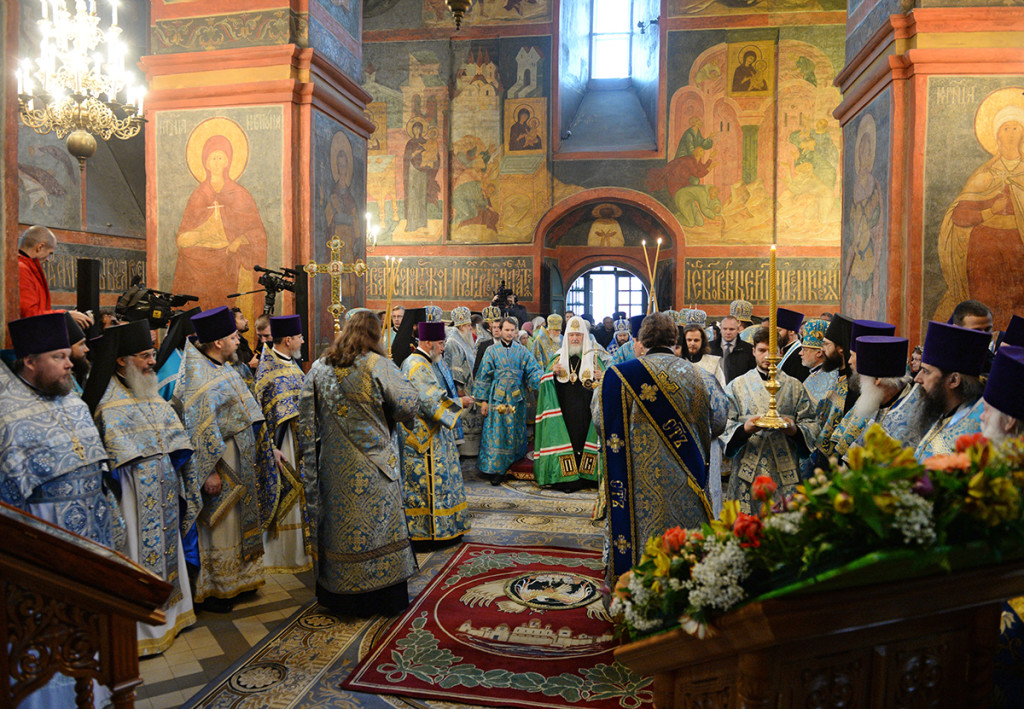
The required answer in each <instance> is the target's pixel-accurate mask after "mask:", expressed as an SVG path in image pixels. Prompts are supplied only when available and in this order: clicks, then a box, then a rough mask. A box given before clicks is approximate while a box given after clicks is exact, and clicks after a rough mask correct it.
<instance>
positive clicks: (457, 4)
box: [444, 0, 473, 30]
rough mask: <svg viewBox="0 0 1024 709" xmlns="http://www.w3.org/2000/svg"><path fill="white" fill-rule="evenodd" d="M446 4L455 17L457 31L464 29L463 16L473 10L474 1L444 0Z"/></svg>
mask: <svg viewBox="0 0 1024 709" xmlns="http://www.w3.org/2000/svg"><path fill="white" fill-rule="evenodd" d="M444 4H445V5H447V6H448V9H449V10H451V13H452V15H453V16H454V17H455V29H456V30H459V29H461V28H462V16H463V15H465V14H466V13H467V12H469V11H470V10H471V9H473V0H444Z"/></svg>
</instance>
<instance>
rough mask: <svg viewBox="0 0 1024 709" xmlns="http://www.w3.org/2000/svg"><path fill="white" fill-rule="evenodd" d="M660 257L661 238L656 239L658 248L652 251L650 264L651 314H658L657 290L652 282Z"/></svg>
mask: <svg viewBox="0 0 1024 709" xmlns="http://www.w3.org/2000/svg"><path fill="white" fill-rule="evenodd" d="M660 255H661V237H660V236H659V237H658V246H657V248H655V249H654V263H652V264H651V308H652V310H651V312H652V313H656V312H658V290H657V288H656V286H655V283H654V280H655V278H656V277H657V275H658V256H660Z"/></svg>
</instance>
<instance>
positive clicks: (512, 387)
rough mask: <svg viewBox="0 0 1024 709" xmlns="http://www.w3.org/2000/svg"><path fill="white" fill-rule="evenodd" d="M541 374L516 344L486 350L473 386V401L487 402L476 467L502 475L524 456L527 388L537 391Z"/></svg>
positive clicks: (532, 361) (489, 473)
mask: <svg viewBox="0 0 1024 709" xmlns="http://www.w3.org/2000/svg"><path fill="white" fill-rule="evenodd" d="M542 374H543V372H542V370H541V368H540V366H539V365H538V364H537V360H536V358H535V357H534V356H533V355H532V354H530V353H529V352H527V351H526V348H525V347H523V346H522V345H521V344H519V343H518V342H513V343H512V344H511V345H510V346H508V347H505V346H504V344H503V343H501V342H498V343H495V344H494V345H491V346H490V347H488V348H487V349H486V350H485V352H484V358H483V361H481V362H480V371H478V372H477V374H476V381H475V382H474V383H473V398H474V399H476V400H477V401H481V402H487V405H488V411H487V416H486V417H484V430H483V435H482V436H481V439H480V457H479V458H478V459H477V467H478V468H479V469H480V472H482V473H484V474H485V475H504V473H505V471H506V470H508V468H509V466H510V465H512V464H513V463H515V462H516V461H517V460H519V459H520V458H522V457H523V456H525V455H526V448H527V440H526V392H525V391H524V390H525V389H526V387H529V388H531V389H534V390H536V389H537V387H538V386H539V385H540V377H541V375H542Z"/></svg>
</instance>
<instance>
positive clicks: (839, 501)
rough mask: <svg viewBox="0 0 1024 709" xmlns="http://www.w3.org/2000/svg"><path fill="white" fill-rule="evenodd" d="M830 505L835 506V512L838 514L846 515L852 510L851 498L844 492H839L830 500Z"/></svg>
mask: <svg viewBox="0 0 1024 709" xmlns="http://www.w3.org/2000/svg"><path fill="white" fill-rule="evenodd" d="M832 506H833V507H835V508H836V512H838V513H839V514H841V515H848V514H850V513H851V512H853V498H852V497H850V496H849V495H847V494H846V493H845V492H841V493H839V494H838V495H836V497H835V499H834V500H832Z"/></svg>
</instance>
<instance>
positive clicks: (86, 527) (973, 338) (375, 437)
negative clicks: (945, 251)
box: [0, 232, 1024, 655]
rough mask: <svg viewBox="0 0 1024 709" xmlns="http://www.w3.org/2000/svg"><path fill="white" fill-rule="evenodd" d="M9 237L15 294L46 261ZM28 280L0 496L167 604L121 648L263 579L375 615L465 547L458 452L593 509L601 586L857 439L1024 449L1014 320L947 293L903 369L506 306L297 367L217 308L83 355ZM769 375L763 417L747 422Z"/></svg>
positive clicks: (811, 339)
mask: <svg viewBox="0 0 1024 709" xmlns="http://www.w3.org/2000/svg"><path fill="white" fill-rule="evenodd" d="M26 234H28V232H26ZM29 236H30V238H28V239H26V238H25V237H23V239H22V243H21V244H20V245H19V246H20V247H21V253H20V254H19V258H20V259H21V260H22V261H23V266H22V273H23V274H24V273H26V272H30V273H31V274H32V277H33V278H36V279H38V276H39V275H40V274H41V269H39V273H36V271H35V270H33V269H38V263H36V264H33V263H32V261H37V262H38V260H39V259H40V254H41V253H42V252H40V251H39V248H38V245H39V244H40V243H42V244H43V245H44V247H45V246H46V245H47V244H49V241H48V240H47V239H46V237H45V235H42V236H39V235H36V236H32V235H29ZM51 237H52V235H51ZM36 238H38V239H40V240H41V241H33V239H36ZM42 251H45V248H43V249H42ZM51 253H52V248H51ZM33 254H35V255H33ZM43 258H45V256H43ZM42 285H43V286H44V287H42V288H40V287H36V286H33V287H32V288H31V289H30V293H31V298H30V299H29V301H30V302H29V301H26V299H25V298H23V299H22V311H21V313H20V315H21V317H19V318H18V319H15V320H13V321H11V322H10V323H9V324H8V328H9V343H10V346H11V347H12V349H13V362H11V363H10V367H7V366H0V440H2V441H3V445H2V447H0V501H3V502H5V503H7V504H10V505H13V506H15V507H18V508H20V509H22V510H25V511H27V512H30V513H32V514H34V515H36V516H37V517H40V518H42V519H44V520H46V521H48V522H51V523H53V524H55V525H57V526H60V527H63V528H65V529H67V530H70V531H72V532H75V533H77V534H79V535H81V536H83V537H85V538H87V539H90V540H92V541H94V542H96V543H98V544H102V545H104V546H108V547H112V548H115V549H117V550H118V551H121V552H122V553H124V554H125V555H126V556H128V557H129V558H131V559H132V560H134V561H135V562H136V563H138V564H140V565H142V566H143V567H144V568H146V569H148V570H149V571H151V572H153V573H154V574H156V575H158V576H160V577H161V578H163V579H165V580H167V581H168V582H170V583H171V584H172V586H173V591H172V593H171V596H170V598H169V599H168V601H167V603H166V605H165V607H164V608H163V610H164V613H165V617H166V620H165V622H164V624H163V625H161V626H157V627H153V626H148V625H141V624H140V626H139V629H138V634H139V649H140V654H143V655H148V654H154V653H159V652H163V651H164V650H166V649H167V648H168V647H169V646H170V644H171V643H172V642H173V639H174V637H175V635H176V634H177V633H178V632H180V631H181V630H182V629H183V628H185V627H187V626H189V625H190V624H192V623H194V622H195V618H196V616H195V608H196V607H199V608H202V609H204V610H209V611H214V612H226V611H229V610H230V609H231V607H232V604H233V603H234V602H235V601H236V600H237V599H238V598H239V597H240V596H242V595H243V594H246V593H248V592H251V591H254V590H255V589H257V588H259V587H260V586H261V585H263V583H264V578H265V575H266V574H267V573H268V572H270V573H298V572H301V571H304V570H308V569H311V568H312V569H313V570H314V577H315V580H316V593H317V597H318V599H319V600H320V602H322V603H324V604H325V605H327V606H329V607H332V608H334V609H336V610H338V611H339V612H342V613H351V614H357V615H367V614H373V613H379V612H384V613H388V614H395V613H398V612H400V611H401V610H402V609H403V608H405V607H406V606H407V605H408V603H409V597H408V588H407V581H408V579H409V578H410V577H411V576H412V575H413V574H414V573H415V572H416V571H417V562H416V557H415V555H414V550H416V549H425V548H431V547H436V546H441V545H447V544H452V543H458V541H459V540H460V539H461V538H462V537H463V536H464V535H465V534H466V533H467V532H468V531H469V530H470V515H469V511H468V508H467V500H466V492H465V485H464V480H463V470H471V469H472V467H471V466H468V465H464V464H463V459H466V458H475V459H476V468H477V469H478V470H479V473H480V474H481V475H482V476H484V477H485V478H487V479H488V480H489V481H490V482H491V483H492V484H494V485H500V484H501V483H502V482H503V481H504V480H505V479H506V476H507V475H509V473H510V471H513V472H514V473H515V474H517V475H519V476H520V477H530V476H531V475H532V479H533V480H534V481H535V483H536V484H537V485H540V486H544V487H551V488H554V489H558V490H562V491H564V492H566V493H570V494H571V493H573V492H574V491H577V490H579V489H580V488H582V487H588V486H589V487H596V488H598V491H599V493H598V496H597V498H598V501H597V503H596V505H595V507H594V510H593V516H594V518H595V519H601V518H603V519H605V520H606V529H607V534H606V538H605V542H606V544H605V555H606V561H607V563H608V578H609V580H613V579H614V578H615V577H616V576H617V575H619V574H621V573H623V572H624V571H626V570H627V569H629V568H630V567H631V566H632V565H633V564H635V563H636V562H637V561H638V560H639V557H640V555H641V553H642V552H643V549H644V544H645V542H646V540H647V538H648V537H649V536H650V535H652V534H660V533H661V532H662V531H664V530H665V529H666V528H668V527H672V526H677V525H678V526H682V527H686V528H689V527H695V526H699V525H700V524H701V523H703V522H707V521H710V520H712V519H714V518H715V517H716V516H717V515H718V514H719V512H720V511H721V508H722V504H723V501H725V500H736V501H738V503H739V505H740V507H741V509H743V510H744V511H750V505H751V487H752V484H753V481H754V479H755V478H756V477H758V476H769V477H771V478H772V479H773V480H774V482H775V483H776V485H777V486H778V488H779V490H780V491H781V493H782V494H783V495H785V494H791V493H792V492H793V491H794V490H795V487H796V485H797V484H798V483H799V482H800V481H801V480H802V479H806V478H807V477H810V476H811V475H814V474H815V472H816V470H818V469H826V470H827V469H828V468H829V466H830V465H832V464H833V463H834V462H835V461H836V460H841V459H842V458H843V457H844V456H846V455H847V453H848V451H849V449H850V448H851V447H852V446H854V445H857V444H858V442H860V441H861V440H862V439H863V436H864V433H865V431H866V430H867V428H868V427H869V426H870V425H871V424H872V423H878V424H880V425H881V426H882V427H883V428H884V430H885V431H886V432H887V433H888V434H889V435H890V436H891V437H893V438H894V439H896V440H897V441H899V442H900V443H901V444H903V445H904V446H909V447H912V448H914V449H915V455H916V456H917V458H918V459H919V460H924V459H925V458H927V457H929V456H932V455H936V454H944V453H951V452H953V450H954V448H955V442H956V439H957V438H958V437H959V436H960V435H963V434H967V433H976V432H981V433H983V434H984V435H985V436H986V437H988V438H990V439H993V440H995V441H1001V440H1004V439H1006V438H1008V437H1010V436H1016V435H1020V434H1021V433H1024V423H1022V422H1024V391H1022V388H1024V319H1022V318H1020V317H1018V316H1016V315H1015V316H1014V317H1013V318H1012V320H1011V322H1010V325H1009V327H1008V329H1007V330H1006V332H1005V333H997V337H993V332H992V324H993V319H992V313H991V311H990V310H989V308H988V307H987V306H986V305H985V304H983V303H980V302H978V301H972V300H969V301H965V302H963V303H961V304H960V305H959V306H957V308H956V310H955V311H954V313H953V316H952V317H951V318H950V321H949V322H931V323H929V324H928V327H927V331H926V334H925V339H924V344H923V348H922V349H921V350H920V352H917V359H916V360H915V359H914V358H913V357H912V356H911V353H910V352H909V351H908V340H907V338H905V337H902V336H899V335H898V334H897V333H896V329H897V328H896V327H895V326H894V325H892V324H889V323H884V322H875V321H867V320H858V319H854V318H850V317H847V316H846V315H844V314H842V313H839V314H835V315H831V314H823V315H822V316H821V317H815V318H806V317H805V316H804V315H803V314H801V313H799V312H796V311H794V310H790V309H786V308H778V310H777V312H776V313H775V316H776V317H775V322H776V331H775V332H774V333H773V332H771V331H770V329H769V328H770V325H769V324H768V323H767V322H764V323H760V324H757V323H754V319H753V315H752V313H753V306H752V304H751V303H749V302H748V301H744V300H738V301H735V302H734V303H733V304H732V305H731V307H730V315H729V316H727V317H724V318H722V319H721V320H720V321H718V322H709V320H708V317H707V314H706V313H705V312H704V311H703V310H699V309H695V308H694V309H683V310H680V311H673V310H669V311H665V312H652V313H650V314H647V315H646V316H645V315H635V316H633V317H631V318H627V317H626V315H625V313H616V314H614V315H613V316H610V317H607V318H605V319H604V320H603V321H602V322H601V323H599V324H598V325H597V326H596V327H594V326H592V321H591V319H590V317H589V316H588V315H586V314H575V313H572V312H567V313H565V314H564V316H563V315H560V314H551V315H548V316H547V317H546V318H544V317H537V318H535V319H534V320H533V321H528V320H526V316H525V312H524V311H522V309H521V306H518V305H515V306H514V308H513V307H501V306H499V305H492V306H489V307H487V308H485V309H484V310H483V312H482V313H480V314H474V313H472V312H471V311H470V310H469V308H467V307H464V306H460V307H456V308H454V309H453V310H452V311H451V312H450V315H449V316H448V317H444V314H443V313H442V311H441V309H440V308H438V307H436V306H432V305H431V306H427V307H422V308H409V309H408V310H407V309H406V308H404V307H402V306H396V307H395V308H394V309H393V310H392V311H391V312H388V313H376V312H373V311H370V310H367V309H365V308H356V309H353V310H350V311H348V312H347V313H346V314H345V317H344V321H343V323H342V328H341V331H340V333H339V334H338V335H337V337H336V338H335V339H334V341H333V342H332V343H331V344H330V346H329V347H328V348H327V349H326V350H325V351H324V352H322V353H318V354H319V356H318V357H317V358H316V359H315V361H314V362H313V363H312V365H311V366H310V367H309V368H308V371H306V372H304V370H303V368H302V367H301V366H300V364H299V362H300V355H301V350H302V346H303V344H304V336H305V333H304V332H303V330H302V322H301V318H300V317H299V316H298V315H286V316H274V317H269V318H261V320H260V321H258V322H257V323H256V329H257V333H258V335H259V339H258V340H257V341H256V342H255V343H253V346H251V345H250V344H249V343H248V342H247V341H246V340H245V339H244V338H243V337H242V334H244V332H245V331H247V329H248V323H247V322H245V318H244V317H243V316H241V313H238V312H233V311H232V310H230V309H229V308H227V307H225V306H221V307H216V308H212V309H209V310H206V311H202V312H196V311H189V312H182V313H179V314H177V315H176V316H175V317H174V318H173V319H172V320H171V323H170V325H169V327H168V328H167V330H166V332H165V333H163V336H162V338H161V339H160V341H159V342H155V341H154V339H153V337H154V331H151V330H150V327H149V324H148V323H147V322H146V321H145V320H137V321H133V322H129V323H127V324H121V325H114V326H111V327H108V328H106V329H104V330H102V334H101V335H100V336H98V337H96V338H94V339H92V340H88V341H87V339H86V336H85V330H84V329H83V328H87V327H88V326H89V325H91V318H89V316H88V314H82V313H77V312H70V313H66V312H63V311H54V310H52V309H51V307H50V303H49V295H48V292H46V291H45V277H44V280H43V284H42ZM520 318H522V319H520ZM773 335H774V337H773ZM242 343H244V345H243V344H242ZM776 343H777V347H776V349H775V350H773V349H772V345H773V344H776ZM915 352H916V350H915ZM773 369H774V370H776V371H775V372H774V381H775V382H776V384H777V387H778V388H777V391H776V393H775V401H776V408H777V411H778V413H779V414H780V416H781V418H782V424H781V425H776V426H774V427H766V426H762V425H760V424H761V423H763V422H761V420H760V419H761V416H762V415H763V414H764V413H765V412H766V411H767V410H768V406H769V392H768V389H767V388H766V383H767V382H768V380H769V378H770V375H771V374H772V370H773ZM531 430H532V433H531ZM531 437H532V443H533V444H532V447H531V445H530V442H531ZM531 471H532V472H531Z"/></svg>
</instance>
